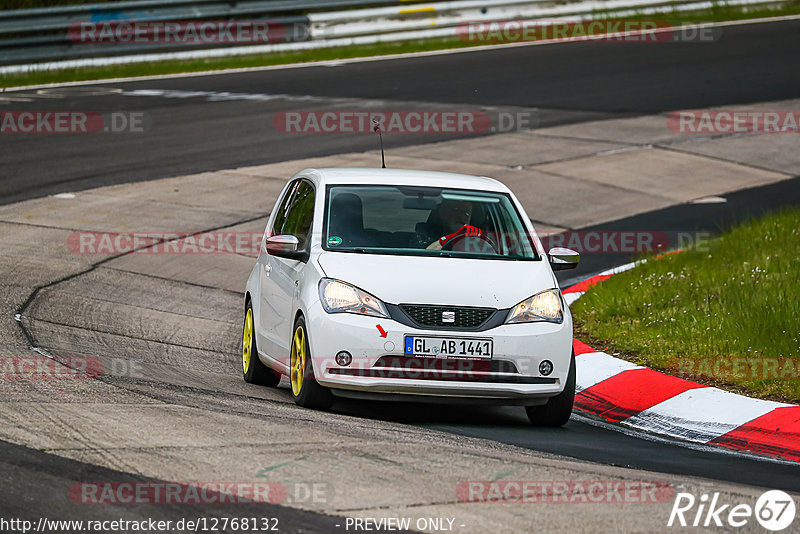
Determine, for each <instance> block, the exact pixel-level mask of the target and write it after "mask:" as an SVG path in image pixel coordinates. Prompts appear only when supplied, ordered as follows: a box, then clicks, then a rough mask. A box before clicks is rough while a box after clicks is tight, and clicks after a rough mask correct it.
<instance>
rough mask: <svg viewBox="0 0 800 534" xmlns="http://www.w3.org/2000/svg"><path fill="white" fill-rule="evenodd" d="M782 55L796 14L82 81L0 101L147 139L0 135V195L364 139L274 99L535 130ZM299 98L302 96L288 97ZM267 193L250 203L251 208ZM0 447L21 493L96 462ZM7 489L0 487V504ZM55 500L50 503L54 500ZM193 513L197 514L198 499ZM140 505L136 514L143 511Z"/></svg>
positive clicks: (696, 99) (772, 79)
mask: <svg viewBox="0 0 800 534" xmlns="http://www.w3.org/2000/svg"><path fill="white" fill-rule="evenodd" d="M798 52H800V22H797V21H792V22H783V23H774V24H769V25H761V24H756V25H748V26H742V27H728V28H725V30H724V33H723V37H722V40H721V41H720V42H718V43H716V44H714V45H713V46H711V45H710V44H703V43H686V44H673V43H669V44H667V43H662V44H659V45H639V44H618V43H590V44H568V45H554V46H527V47H517V48H508V49H500V50H491V51H483V52H469V53H460V54H451V55H442V56H426V57H419V58H409V59H397V60H391V61H375V62H363V63H352V64H342V65H339V66H336V67H304V68H299V69H285V70H269V71H260V72H248V73H238V74H224V75H215V76H203V77H184V78H176V79H164V80H150V81H139V82H126V83H116V82H114V83H110V84H104V85H107V86H111V87H115V88H121V89H123V90H124V91H135V90H137V89H160V90H173V91H204V92H208V93H213V94H219V93H222V92H227V93H236V94H249V95H252V94H266V95H287V96H286V97H278V98H275V99H271V100H267V101H259V102H257V103H254V102H253V101H250V100H246V99H235V98H234V99H228V100H226V101H223V102H214V103H213V104H212V103H210V102H209V101H208V96H207V95H206V96H201V97H186V98H177V97H171V98H166V97H163V96H123V95H120V94H108V95H91V94H89V95H87V94H86V91H85V90H77V89H76V90H67V91H63V92H61V94H60V96H59V98H53V99H37V100H36V101H35V102H33V103H15V104H12V105H8V104H6V105H3V106H2V109H20V110H22V109H32V108H34V107H35V109H75V110H81V109H91V110H97V111H101V112H109V111H120V110H124V111H143V112H145V113H147V114H148V115H149V117H150V118H151V120H153V121H157V122H158V124H159V128H157V129H153V131H152V135H146V136H141V135H134V134H116V135H104V136H98V137H94V138H92V139H91V142H87V138H85V137H82V136H55V135H54V136H33V135H30V136H26V135H20V136H13V137H6V136H4V138H3V139H2V145H0V151H1V152H0V161H2V165H0V202H2V203H9V202H15V201H19V200H22V199H26V198H34V197H37V196H42V195H47V194H52V193H58V192H62V191H74V190H78V189H84V188H90V187H97V186H101V185H108V184H114V183H127V182H134V181H141V180H148V179H155V178H163V177H167V176H173V175H180V174H189V173H194V172H200V171H206V170H215V169H222V168H231V167H239V166H246V165H254V164H260V163H268V162H274V161H281V160H287V159H295V158H303V157H312V156H321V155H327V154H335V153H340V152H352V151H358V150H370V149H374V148H375V146H376V140H375V138H374V136H372V135H354V136H346V135H318V136H303V137H302V138H298V137H297V136H291V135H285V134H281V133H278V132H276V131H275V130H274V129H273V128H272V126H271V124H272V122H271V121H272V116H273V115H274V114H275V113H276V112H277V111H280V110H287V109H314V108H320V109H323V108H325V109H327V108H330V107H331V106H338V107H340V108H342V109H353V108H362V107H366V108H369V107H370V106H374V105H376V103H378V102H382V103H384V104H382V105H384V106H385V105H386V103H388V105H390V106H392V107H393V108H395V109H426V108H430V107H436V106H438V107H439V108H441V107H447V108H449V109H464V108H465V107H466V108H467V109H475V108H481V109H487V108H493V109H509V110H515V109H517V110H518V109H522V110H532V109H534V110H536V111H537V113H538V117H539V125H540V126H549V125H556V124H564V123H575V122H580V121H584V120H593V119H597V118H603V117H620V116H628V115H638V114H645V113H647V114H649V113H653V112H660V111H666V110H675V109H686V108H702V107H708V106H720V105H735V104H744V103H748V102H757V101H769V100H778V99H784V98H794V97H797V96H798V93H799V92H800V71H798V69H797V63H796V59H797V57H798ZM306 96H310V97H313V98H306V99H303V98H297V97H306ZM342 99H344V100H342ZM365 101H366V104H365V103H364V102H365ZM446 138H450V136H444V135H441V136H437V135H413V134H406V135H403V136H395V137H393V138H390V139H387V143H386V144H387V148H388V151H389V157H391V148H392V147H393V146H400V145H406V144H417V143H421V142H430V141H436V140H440V139H446ZM799 185H800V184H798V179H794V180H790V181H787V182H783V183H779V184H775V185H772V186H767V187H762V188H758V189H755V190H751V191H745V192H741V193H734V194H731V195H726V197H727V199H728V202H727V203H725V204H715V205H703V206H678V207H674V208H667V209H665V210H660V211H659V212H654V213H650V214H644V215H640V216H636V217H632V218H629V219H626V220H624V221H615V222H613V223H608V224H605V225H602V226H601V227H602V228H606V229H613V228H624V229H628V230H631V229H651V228H653V227H658V228H663V229H668V228H669V227H674V228H678V229H681V230H686V229H689V228H695V229H710V230H719V229H721V228H724V227H725V226H727V225H729V224H731V223H733V222H735V221H737V220H741V219H742V218H745V217H748V216H750V215H753V214H756V213H758V212H761V211H765V210H772V209H776V208H779V207H781V206H785V205H798V204H800V187H798V186H799ZM271 202H272V200H271V199H265V205H268V204H270V203H271ZM656 223H657V226H654V225H655V224H656ZM626 260H627V258H624V257H622V256H621V255H615V256H596V257H594V258H591V260H590V261H587V262H586V263H585V264H584V265H583V266H582V267H581V271H579V273H578V274H580V273H584V274H589V273H591V272H595V271H597V270H599V269H602V268H603V267H607V266H609V265H611V264H616V263H622V262H624V261H626ZM335 410H336V411H340V412H344V413H348V414H351V415H357V416H360V417H363V418H365V419H370V418H375V419H385V420H394V421H400V422H404V423H408V424H414V425H421V426H429V427H432V428H437V429H440V430H446V431H449V432H453V433H456V434H463V435H469V436H475V437H483V438H488V439H493V440H498V441H503V442H506V443H510V444H514V445H518V446H522V447H527V448H531V449H536V450H540V451H545V452H551V453H556V454H562V455H566V456H571V457H574V458H579V459H582V460H586V461H589V462H597V463H606V464H612V465H620V466H629V467H634V468H637V469H642V470H650V471H660V472H668V473H675V474H686V475H690V474H691V475H700V476H704V477H708V478H711V479H718V480H726V481H731V482H739V483H745V484H751V485H757V486H764V487H769V488H776V489H785V490H794V491H800V476H798V475H800V468H799V467H797V466H794V465H787V464H782V463H775V462H771V461H764V460H759V459H752V458H747V457H743V456H741V455H732V454H727V453H720V452H714V451H708V450H698V449H692V448H687V447H684V446H680V445H679V444H675V443H669V442H664V441H652V440H650V439H647V438H640V437H633V436H628V435H626V434H623V433H621V432H618V431H614V430H609V429H607V428H600V427H598V426H596V425H594V424H589V423H587V422H585V421H583V420H580V419H578V418H573V420H572V421H570V423H569V424H567V425H566V427H564V428H563V429H547V430H545V429H540V430H538V431H537V432H536V433H531V432H530V427H529V426H528V424H527V422H526V421H525V420H524V412H522V411H521V410H519V409H510V408H509V409H499V408H486V409H478V410H476V409H474V408H470V409H469V411H464V410H460V409H459V408H457V407H445V408H443V409H437V410H436V413H435V415H431V410H430V409H429V408H427V407H425V406H420V405H408V404H400V403H376V402H353V401H339V402H338V403H337V405H336V406H335ZM0 449H2V453H0V458H3V461H4V462H5V466H4V467H3V469H2V470H1V471H2V472H3V473H5V474H7V476H9V478H10V479H11V480H13V481H14V483H15V484H17V483H18V482H17V481H19V480H24V481H25V486H24V487H20V494H21V495H35V494H36V493H40V492H41V491H42V489H45V488H48V487H50V486H51V485H52V483H53V480H54V479H53V477H54V476H56V477H61V478H60V479H59V480H60V482H59V483H61V484H66V483H67V482H68V481H69V480H77V479H79V478H83V479H86V478H87V473H89V474H91V473H92V470H93V469H94V470H97V469H101V468H96V467H93V466H89V465H88V464H79V463H78V462H74V461H71V460H66V459H63V458H60V457H57V456H51V455H45V454H44V453H41V452H38V451H33V450H30V449H25V448H23V447H17V446H14V445H10V444H4V443H0ZM117 475H119V476H122V477H125V476H130V475H125V474H124V473H121V474H117ZM70 477H71V478H70ZM89 478H91V477H89ZM97 478H98V479H99V478H103V477H101V476H98V477H97ZM8 497H9V496H8V494H6V493H4V497H3V501H6V499H7V498H8ZM24 501H27V502H28V504H29V505H32V506H34V507H33V508H29V509H28V511H29V512H30V514H31V515H33V516H40V515H42V514H40V513H36V512H38V511H39V510H44V508H47V505H46V504H47V500H41V501H39V504H38V505H36V500H35V499H28V498H27V497H26V498H25V499H24ZM12 506H15V507H12ZM21 506H22V505H21V504H20V503H19V502H16V499H15V500H14V502H0V508H2V509H4V510H20V512H21V511H23V508H21ZM36 506H39V509H37V508H36ZM63 506H64V509H65V510H66V508H67V507H68V503H64V504H63ZM98 513H100V512H98ZM103 513H105V512H103ZM204 513H205V514H206V515H207V514H208V510H207V509H204ZM304 514H305V515H304ZM153 515H154V514H153V513H152V512H148V513H144V512H143V513H142V516H143V517H144V516H153ZM295 520H296V521H298V522H299V523H303V524H305V525H307V528H308V529H309V530H312V531H313V530H317V529H319V530H324V529H325V528H326V525H329V523H328V521H329V519H328V518H326V517H324V516H317V515H315V514H306V513H305V512H299V511H298V512H297V513H296V515H293V521H295ZM299 523H298V524H299Z"/></svg>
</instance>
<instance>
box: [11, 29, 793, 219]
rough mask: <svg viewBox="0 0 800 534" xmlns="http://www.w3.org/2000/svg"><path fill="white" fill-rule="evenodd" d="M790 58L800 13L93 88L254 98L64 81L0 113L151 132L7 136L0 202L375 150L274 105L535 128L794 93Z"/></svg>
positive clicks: (399, 139) (400, 138)
mask: <svg viewBox="0 0 800 534" xmlns="http://www.w3.org/2000/svg"><path fill="white" fill-rule="evenodd" d="M799 56H800V21H786V22H778V23H770V24H750V25H745V26H730V27H725V28H723V31H722V34H721V37H720V40H719V41H718V42H711V43H691V42H690V43H657V44H645V43H614V42H591V43H568V44H557V45H545V46H522V47H513V48H501V49H494V50H489V51H482V52H463V53H457V54H446V55H433V56H426V57H416V58H408V59H396V60H391V61H370V62H361V63H349V64H341V65H338V66H335V67H331V66H318V67H303V68H296V69H281V70H268V71H260V72H245V73H238V74H223V75H215V76H201V77H184V78H176V79H163V80H147V81H139V82H130V83H108V84H101V85H106V86H111V87H115V88H123V89H125V90H126V91H134V90H137V89H148V90H152V89H162V90H173V91H204V92H209V93H214V94H216V95H217V98H219V93H235V94H240V95H241V94H244V95H286V97H287V98H275V99H272V100H267V101H260V102H254V101H252V100H247V99H242V98H239V99H236V98H235V97H229V98H232V99H229V100H226V101H216V102H212V101H210V100H211V99H213V98H214V97H213V96H207V97H202V96H195V97H186V96H184V97H180V98H179V97H172V98H162V97H152V96H140V97H135V96H126V97H121V96H118V95H111V96H96V95H93V94H92V93H91V91H90V92H89V94H88V95H87V93H86V91H87V89H86V88H65V89H63V90H60V91H53V92H55V93H56V95H63V97H62V98H41V97H36V98H35V99H33V100H32V101H31V102H28V103H26V102H19V103H13V104H2V103H0V109H2V110H14V109H19V110H28V109H52V110H64V109H69V110H92V111H99V112H101V113H108V112H112V111H126V112H144V113H146V114H147V116H148V120H150V121H151V123H152V124H154V125H157V128H156V127H153V128H152V130H151V131H150V132H148V135H140V134H130V133H128V134H124V133H119V134H114V135H94V136H90V139H91V141H90V142H87V140H86V139H85V138H84V136H81V135H71V136H59V135H13V136H11V135H10V136H3V139H2V145H0V154H2V163H3V164H2V166H0V202H2V203H8V202H15V201H18V200H23V199H25V198H30V197H34V196H42V195H48V194H53V193H59V192H62V191H76V190H80V189H86V188H91V187H98V186H102V185H109V184H114V183H125V182H133V181H139V180H147V179H154V178H164V177H167V176H177V175H185V174H192V173H196V172H202V171H208V170H216V169H227V168H233V167H240V166H247V165H257V164H262V163H270V162H275V161H283V160H289V159H298V158H304V157H312V156H324V155H329V154H335V153H342V152H355V151H362V150H371V149H374V148H376V147H377V139H375V136H374V135H373V134H358V135H348V134H319V135H302V136H298V135H297V134H294V135H287V134H284V133H280V132H277V131H276V130H275V129H273V127H272V119H273V116H274V114H275V113H276V112H277V111H282V110H298V109H331V108H332V107H336V108H339V109H370V108H376V107H377V108H378V109H401V110H403V109H425V108H434V109H443V108H444V109H470V110H474V109H488V110H490V111H491V110H510V111H515V110H528V111H531V112H532V113H534V114H535V115H534V116H535V119H536V121H537V122H538V124H539V126H541V127H544V126H553V125H558V124H566V123H576V122H581V121H585V120H590V119H599V118H611V117H621V116H632V115H639V114H651V113H655V112H661V111H668V110H680V109H691V108H705V107H709V106H723V105H725V106H728V105H735V104H745V103H749V102H765V101H771V100H780V99H786V98H794V97H797V95H798V92H800V70H798V69H797V58H798V57H799ZM32 92H33V91H27V93H32ZM80 95H84V96H80ZM0 96H2V95H0ZM303 97H311V98H303ZM342 99H344V100H342ZM0 100H2V99H0ZM452 137H453V136H452V135H451V136H447V135H441V134H410V133H408V134H401V135H394V136H386V139H385V142H386V147H387V149H388V152H389V157H391V149H392V147H397V146H402V145H409V144H418V143H423V142H433V141H438V140H443V139H447V138H452ZM390 161H391V160H390Z"/></svg>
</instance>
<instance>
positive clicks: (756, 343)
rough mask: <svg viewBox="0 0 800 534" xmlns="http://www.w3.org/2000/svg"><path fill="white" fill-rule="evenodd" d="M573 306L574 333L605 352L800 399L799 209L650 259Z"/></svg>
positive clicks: (769, 394) (748, 389)
mask: <svg viewBox="0 0 800 534" xmlns="http://www.w3.org/2000/svg"><path fill="white" fill-rule="evenodd" d="M572 311H573V314H574V317H575V323H576V337H578V338H579V339H584V340H585V341H591V342H592V343H594V344H595V346H600V347H604V348H606V349H605V351H606V352H609V353H611V352H619V353H621V357H623V358H625V359H628V360H631V361H634V362H635V363H639V364H641V365H645V366H648V367H652V368H655V369H660V370H666V371H667V372H671V373H673V374H678V375H680V376H683V377H686V378H691V379H695V380H697V379H699V381H700V382H706V383H712V384H714V385H717V386H720V387H723V388H726V389H729V390H733V391H739V392H745V393H747V394H754V395H755V396H759V397H763V398H773V399H783V400H789V401H794V402H797V401H800V210H799V209H794V210H787V211H783V212H780V213H777V214H773V215H769V216H766V217H764V218H762V219H759V220H753V221H750V222H747V223H745V224H742V225H741V226H738V227H736V228H734V229H732V230H731V231H730V232H728V233H725V234H723V235H722V236H721V237H719V238H717V239H714V240H711V241H707V242H705V243H700V244H698V245H697V247H696V248H693V249H690V250H687V251H684V252H682V253H679V254H670V255H666V256H662V257H660V258H649V259H648V260H647V261H646V262H645V263H643V264H641V265H640V266H638V267H636V268H635V269H632V270H630V271H626V272H624V273H621V274H618V275H616V276H614V277H612V278H610V279H609V280H606V281H604V282H602V283H600V284H598V285H597V286H595V287H593V288H592V289H591V290H589V292H588V293H586V295H584V296H583V297H582V298H581V299H580V300H578V301H577V302H576V303H575V304H574V305H573V306H572ZM590 344H591V343H590ZM787 360H788V361H787ZM736 362H738V365H739V366H738V367H734V365H735V364H736ZM792 364H793V365H792ZM781 376H783V379H781ZM792 376H793V377H794V378H793V379H792V378H790V377H792Z"/></svg>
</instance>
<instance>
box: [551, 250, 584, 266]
mask: <svg viewBox="0 0 800 534" xmlns="http://www.w3.org/2000/svg"><path fill="white" fill-rule="evenodd" d="M547 256H548V258H549V260H550V267H552V268H553V270H554V271H564V270H566V269H574V268H575V267H577V266H578V262H579V261H581V255H580V254H578V253H577V252H575V251H574V250H572V249H569V248H561V247H556V248H551V249H550V252H548V253H547Z"/></svg>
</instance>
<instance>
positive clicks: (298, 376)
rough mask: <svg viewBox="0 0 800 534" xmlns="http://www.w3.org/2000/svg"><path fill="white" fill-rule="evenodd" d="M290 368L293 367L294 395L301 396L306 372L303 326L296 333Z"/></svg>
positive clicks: (291, 374)
mask: <svg viewBox="0 0 800 534" xmlns="http://www.w3.org/2000/svg"><path fill="white" fill-rule="evenodd" d="M289 367H291V371H290V378H291V381H292V393H294V396H295V397H296V396H298V395H300V390H302V389H303V377H304V375H305V372H306V334H305V332H304V331H303V327H302V326H298V327H297V330H295V331H294V339H293V340H292V355H291V358H290V360H289Z"/></svg>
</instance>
